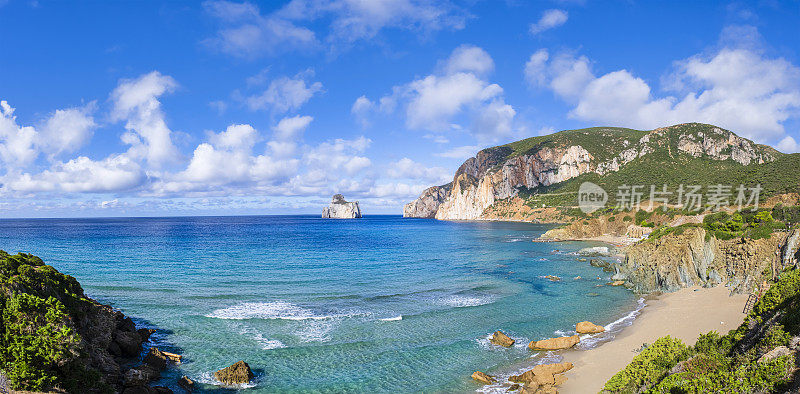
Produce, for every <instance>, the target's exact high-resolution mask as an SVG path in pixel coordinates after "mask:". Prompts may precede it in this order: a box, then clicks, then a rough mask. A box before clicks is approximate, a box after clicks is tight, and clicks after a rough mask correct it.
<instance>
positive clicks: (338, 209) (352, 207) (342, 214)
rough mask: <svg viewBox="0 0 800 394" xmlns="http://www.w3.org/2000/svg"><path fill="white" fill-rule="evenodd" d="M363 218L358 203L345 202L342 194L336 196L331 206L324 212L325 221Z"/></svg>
mask: <svg viewBox="0 0 800 394" xmlns="http://www.w3.org/2000/svg"><path fill="white" fill-rule="evenodd" d="M360 217H361V207H359V206H358V201H355V202H348V201H345V199H344V196H343V195H341V194H334V195H333V198H332V199H331V205H328V206H327V207H326V208H325V209H323V210H322V218H323V219H356V218H360Z"/></svg>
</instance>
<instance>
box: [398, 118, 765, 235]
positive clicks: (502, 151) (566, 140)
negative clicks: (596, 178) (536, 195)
mask: <svg viewBox="0 0 800 394" xmlns="http://www.w3.org/2000/svg"><path fill="white" fill-rule="evenodd" d="M655 152H662V153H666V154H667V155H668V157H677V155H686V156H690V157H695V158H698V157H703V158H705V159H708V160H719V161H721V160H733V161H735V162H736V163H739V164H741V165H747V164H751V163H765V162H768V161H772V160H774V159H775V158H776V156H777V155H779V154H780V153H778V152H777V151H774V150H773V149H771V148H768V147H764V146H761V145H757V144H755V143H753V142H752V141H749V140H746V139H744V138H741V137H738V136H736V135H735V134H733V133H732V132H730V131H727V130H723V129H721V128H718V127H714V126H710V125H702V124H694V123H692V124H682V125H676V126H670V127H665V128H661V129H656V130H652V131H650V132H640V131H635V130H627V129H613V128H600V129H591V130H569V131H564V132H561V133H556V134H552V135H550V136H545V137H534V138H531V139H528V140H523V141H519V142H516V143H512V144H509V145H504V146H500V147H494V148H489V149H485V150H482V151H480V152H478V154H477V155H476V156H475V157H473V158H470V159H468V160H467V161H465V162H464V164H462V165H461V167H459V169H458V170H457V171H456V174H455V176H454V178H453V182H452V183H450V184H448V185H445V186H439V187H436V186H435V187H432V188H429V189H427V190H425V191H424V192H423V193H422V195H421V196H420V197H419V198H418V199H417V200H415V201H413V202H411V203H409V204H406V206H405V208H404V210H403V215H404V216H405V217H435V218H436V219H451V220H452V219H465V220H470V219H479V218H482V216H483V215H484V211H485V210H486V208H488V207H491V206H492V205H493V204H494V203H495V202H496V201H498V200H502V199H507V198H509V197H514V196H516V195H517V193H518V192H519V191H520V190H521V189H534V188H537V187H539V186H549V185H553V184H557V183H560V182H564V181H566V180H569V179H572V178H575V177H577V176H580V175H582V174H586V173H596V174H598V175H605V174H608V173H611V172H616V171H619V170H620V169H622V168H624V167H625V166H626V165H628V164H629V163H631V162H632V161H634V160H636V159H638V158H642V157H645V156H647V155H651V154H653V153H655ZM670 160H671V159H670Z"/></svg>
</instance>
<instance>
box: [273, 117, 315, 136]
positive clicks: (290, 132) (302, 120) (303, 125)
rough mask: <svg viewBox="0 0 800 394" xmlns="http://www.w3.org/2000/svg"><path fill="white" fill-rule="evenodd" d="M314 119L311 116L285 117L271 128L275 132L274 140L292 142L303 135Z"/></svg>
mask: <svg viewBox="0 0 800 394" xmlns="http://www.w3.org/2000/svg"><path fill="white" fill-rule="evenodd" d="M313 120H314V118H313V117H311V116H300V115H297V116H293V117H290V118H289V117H286V118H283V119H281V120H280V122H278V125H277V126H275V127H274V128H273V130H274V131H275V138H277V139H280V140H294V139H297V138H298V137H299V136H301V135H302V134H303V132H304V131H305V130H306V129H307V128H308V125H310V124H311V121H313Z"/></svg>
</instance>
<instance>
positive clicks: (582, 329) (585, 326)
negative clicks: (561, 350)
mask: <svg viewBox="0 0 800 394" xmlns="http://www.w3.org/2000/svg"><path fill="white" fill-rule="evenodd" d="M605 330H606V328H605V327H603V326H598V325H597V324H594V323H592V322H589V321H582V322H580V323H578V324H576V325H575V331H576V332H577V333H578V334H597V333H600V332H603V331H605Z"/></svg>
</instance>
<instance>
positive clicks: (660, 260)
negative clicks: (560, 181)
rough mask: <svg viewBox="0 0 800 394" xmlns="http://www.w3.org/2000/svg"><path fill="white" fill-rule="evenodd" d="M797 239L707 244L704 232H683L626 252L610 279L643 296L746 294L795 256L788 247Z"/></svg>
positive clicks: (776, 237)
mask: <svg viewBox="0 0 800 394" xmlns="http://www.w3.org/2000/svg"><path fill="white" fill-rule="evenodd" d="M796 237H798V230H795V231H793V232H792V233H774V234H773V235H772V237H770V238H767V239H757V240H754V239H741V238H737V239H733V240H727V241H722V240H718V239H716V238H714V237H708V238H707V237H706V231H705V230H703V229H702V228H699V227H692V228H687V229H686V230H685V231H684V232H683V233H681V234H675V233H673V234H668V235H665V236H663V237H661V238H658V239H654V240H649V241H647V242H642V243H639V244H636V245H633V246H631V247H629V248H627V250H626V256H625V258H624V260H622V261H620V262H619V263H615V264H614V268H615V270H616V273H615V275H614V277H613V279H615V280H627V281H628V283H630V285H631V286H632V287H633V289H634V290H636V291H637V292H641V293H648V292H652V291H656V290H658V291H667V292H669V291H675V290H678V289H680V288H682V287H689V286H695V285H700V286H715V285H718V284H722V283H725V284H727V285H728V286H729V287H731V288H732V289H733V290H734V291H735V292H740V293H745V292H749V291H751V290H752V289H753V286H756V285H758V283H760V282H761V280H762V279H763V278H766V277H771V276H772V273H773V270H776V271H780V270H782V269H783V268H784V267H785V266H786V265H785V261H787V260H785V259H784V257H785V256H786V255H794V254H795V253H797V245H796V244H795V245H794V246H790V247H788V248H787V247H786V245H791V244H790V243H787V240H791V239H793V238H796ZM776 252H778V253H776Z"/></svg>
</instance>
